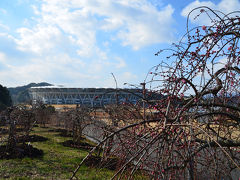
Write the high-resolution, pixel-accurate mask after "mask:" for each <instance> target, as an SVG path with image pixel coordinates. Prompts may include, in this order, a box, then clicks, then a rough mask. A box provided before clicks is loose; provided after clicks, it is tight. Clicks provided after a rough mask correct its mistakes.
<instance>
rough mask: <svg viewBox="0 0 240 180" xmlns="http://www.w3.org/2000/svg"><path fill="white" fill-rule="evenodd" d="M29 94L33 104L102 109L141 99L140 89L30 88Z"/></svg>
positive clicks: (134, 102)
mask: <svg viewBox="0 0 240 180" xmlns="http://www.w3.org/2000/svg"><path fill="white" fill-rule="evenodd" d="M29 94H30V97H31V100H32V102H33V103H36V102H42V103H44V104H79V105H84V106H91V107H102V106H104V105H108V104H116V103H125V102H126V103H133V104H136V103H137V102H138V101H139V100H140V99H141V97H142V91H141V89H113V88H68V87H58V86H42V87H32V88H30V89H29Z"/></svg>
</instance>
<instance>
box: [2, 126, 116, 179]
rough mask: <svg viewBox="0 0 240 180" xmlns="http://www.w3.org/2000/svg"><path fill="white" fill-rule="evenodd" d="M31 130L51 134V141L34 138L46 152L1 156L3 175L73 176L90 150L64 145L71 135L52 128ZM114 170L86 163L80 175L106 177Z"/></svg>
mask: <svg viewBox="0 0 240 180" xmlns="http://www.w3.org/2000/svg"><path fill="white" fill-rule="evenodd" d="M49 130H50V131H49ZM31 134H32V135H33V134H35V135H39V136H43V137H46V138H48V140H47V141H42V142H30V144H31V145H32V146H33V147H36V148H38V149H41V150H43V156H42V157H38V158H29V157H25V158H22V159H8V160H7V159H3V160H0V179H21V180H27V179H38V180H40V179H54V180H57V179H69V178H70V177H71V175H72V171H73V170H74V169H75V168H76V166H77V165H78V163H79V162H80V161H81V160H82V158H83V157H84V156H85V155H86V154H87V151H86V150H81V149H75V148H70V147H64V146H63V145H62V142H64V141H66V140H70V139H71V137H62V136H60V135H59V132H55V131H51V129H50V128H40V127H35V128H34V131H33V132H32V133H31ZM96 171H97V173H96ZM113 174H114V172H113V171H111V170H108V169H101V170H99V169H95V168H90V167H87V166H86V165H83V166H82V167H81V169H80V171H79V172H78V175H77V176H78V178H79V179H81V180H84V179H85V180H89V179H97V180H101V179H104V180H105V179H110V177H111V176H112V175H113Z"/></svg>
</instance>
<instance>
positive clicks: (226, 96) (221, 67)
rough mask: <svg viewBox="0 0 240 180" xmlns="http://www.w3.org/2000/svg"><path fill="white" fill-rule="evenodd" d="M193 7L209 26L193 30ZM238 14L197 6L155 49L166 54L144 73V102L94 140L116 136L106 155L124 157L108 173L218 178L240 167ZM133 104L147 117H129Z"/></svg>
mask: <svg viewBox="0 0 240 180" xmlns="http://www.w3.org/2000/svg"><path fill="white" fill-rule="evenodd" d="M196 12H197V13H198V15H197V16H196V18H199V17H201V16H206V17H208V18H209V23H208V24H209V25H208V24H207V25H203V26H198V27H194V28H190V25H189V19H190V17H191V15H192V14H193V13H196ZM239 14H240V12H232V13H229V14H224V13H222V12H219V11H214V10H212V9H210V8H208V7H199V8H196V9H194V10H192V11H191V13H190V14H189V16H188V23H187V33H186V34H185V35H184V37H183V38H182V40H181V41H180V42H179V43H178V44H174V45H173V48H172V49H167V50H161V51H159V52H157V53H156V55H157V56H160V55H162V54H163V55H162V56H161V58H163V56H165V55H166V54H167V57H166V58H164V60H163V61H162V62H161V63H160V64H159V65H158V66H156V67H154V68H153V71H151V72H149V74H148V78H147V79H146V81H145V83H146V85H147V86H148V87H149V88H148V90H147V92H144V96H143V101H144V102H145V105H144V107H143V106H141V107H138V108H136V107H134V108H129V109H128V111H129V112H131V114H132V115H129V118H127V117H126V113H124V118H123V119H124V122H125V126H123V127H120V126H119V127H118V128H115V129H114V131H112V132H111V134H110V135H109V136H108V137H106V138H105V139H103V140H102V141H101V142H100V143H99V144H98V146H101V145H103V144H104V142H106V141H107V140H108V139H109V138H113V139H114V141H113V143H114V145H112V146H111V151H110V152H111V153H110V156H117V157H119V158H120V159H121V163H119V169H118V170H117V171H116V174H115V175H114V176H113V179H114V178H117V177H118V178H119V179H121V178H125V177H127V178H128V179H132V178H134V177H135V176H136V174H139V173H142V174H143V175H142V176H148V177H149V176H150V177H151V178H152V179H221V178H227V177H228V178H232V177H233V176H234V174H233V170H235V171H236V170H237V169H238V170H240V164H239V162H240V153H239V152H240V148H239V147H240V131H239V127H240V108H239V104H240V96H239V95H240V92H239V90H240V88H239V87H240V84H239V83H240V68H239V63H240V48H239V37H240V18H239V16H238V15H239ZM206 22H207V21H206ZM153 94H158V95H159V96H161V98H159V99H157V100H156V99H153V98H150V96H151V97H152V95H153ZM132 107H133V106H132ZM145 108H146V109H145ZM136 109H138V112H140V113H139V114H142V112H143V109H144V116H137V118H136V117H135V119H134V121H132V117H134V116H133V114H136ZM116 113H117V112H116ZM145 113H147V114H148V116H147V118H145ZM117 114H118V115H120V112H118V113H117ZM119 119H120V118H119V116H118V120H119ZM128 120H129V121H128ZM94 150H95V148H94V149H93V150H92V151H90V153H89V155H88V156H86V158H88V157H89V156H90V155H91V154H92V153H93V152H94ZM86 158H85V159H86ZM85 159H84V160H85ZM84 160H83V161H82V163H83V162H84ZM82 163H81V164H80V165H79V166H78V168H77V169H76V170H75V172H74V174H73V176H72V178H74V177H75V175H76V172H77V171H78V170H79V168H80V166H81V165H82Z"/></svg>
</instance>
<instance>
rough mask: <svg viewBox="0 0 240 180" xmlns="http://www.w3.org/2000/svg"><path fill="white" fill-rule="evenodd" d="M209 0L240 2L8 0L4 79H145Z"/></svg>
mask: <svg viewBox="0 0 240 180" xmlns="http://www.w3.org/2000/svg"><path fill="white" fill-rule="evenodd" d="M201 5H207V6H209V7H211V8H213V9H217V10H221V11H223V12H231V11H234V10H239V9H240V2H239V0H212V1H200V0H196V1H193V0H1V1H0V42H1V43H0V84H2V85H4V86H7V87H15V86H20V85H25V84H28V83H30V82H43V81H44V82H49V83H52V84H55V85H64V86H71V87H115V83H114V80H113V77H112V75H111V73H113V74H114V75H115V77H116V79H117V82H118V86H119V87H124V86H123V84H124V83H130V84H139V83H140V82H142V81H143V80H144V79H145V76H146V74H147V72H148V70H149V69H150V68H151V67H152V66H154V65H157V64H158V63H159V62H160V61H161V60H162V59H161V58H163V57H156V56H154V54H155V53H156V52H157V51H158V50H159V49H163V48H168V47H170V46H171V44H172V43H174V42H177V41H178V40H179V39H180V38H181V36H182V35H183V34H184V33H185V32H186V16H187V14H188V12H189V11H190V10H191V9H192V8H194V7H198V6H201ZM193 23H195V24H194V25H203V24H204V23H206V22H204V19H200V20H199V21H196V22H193Z"/></svg>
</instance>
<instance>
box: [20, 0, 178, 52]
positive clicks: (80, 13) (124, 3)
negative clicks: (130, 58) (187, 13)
mask: <svg viewBox="0 0 240 180" xmlns="http://www.w3.org/2000/svg"><path fill="white" fill-rule="evenodd" d="M32 8H33V10H34V12H35V14H36V15H40V19H38V24H37V25H36V26H35V27H33V28H32V29H27V28H20V29H19V30H18V32H19V33H20V39H19V40H18V41H17V42H18V45H19V49H21V50H26V49H29V50H32V51H33V52H36V53H39V52H43V51H45V50H46V49H49V48H51V47H52V46H53V43H54V42H55V41H56V39H57V37H58V36H59V35H60V32H61V33H62V34H63V35H65V34H68V35H69V37H71V40H72V42H73V40H74V43H75V44H76V45H77V46H78V50H77V53H78V54H79V55H80V56H88V57H90V56H91V55H92V51H94V48H95V46H96V32H97V31H101V30H103V31H106V32H116V37H117V38H118V39H119V40H121V42H122V45H123V46H126V45H129V46H131V47H132V48H133V49H135V50H138V49H140V48H142V47H144V46H147V45H151V44H154V43H165V42H168V43H169V42H171V41H172V40H173V37H174V33H173V30H172V27H171V25H172V23H173V18H172V14H173V11H174V10H173V8H172V7H171V6H170V5H168V6H166V7H163V8H162V9H161V10H157V9H156V7H155V6H153V5H152V4H151V3H149V2H148V1H147V0H141V1H139V0H118V1H112V0H104V1H103V0H91V1H89V0H81V1H79V0H73V1H69V0H51V1H47V0H43V3H42V5H41V7H40V8H38V7H36V6H32ZM42 41H44V42H45V43H44V44H43V43H42ZM55 43H56V42H55Z"/></svg>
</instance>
